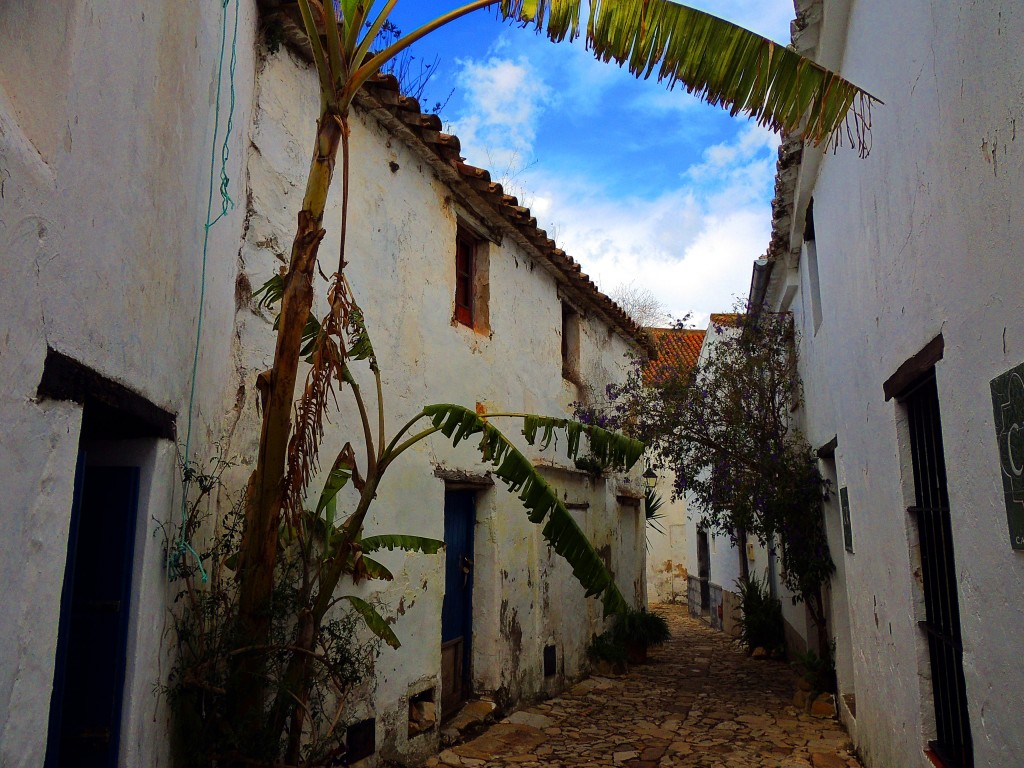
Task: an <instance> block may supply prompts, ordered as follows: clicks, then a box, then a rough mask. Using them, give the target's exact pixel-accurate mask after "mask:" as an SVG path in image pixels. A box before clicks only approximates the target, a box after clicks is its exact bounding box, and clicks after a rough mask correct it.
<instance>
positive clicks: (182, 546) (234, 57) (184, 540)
mask: <svg viewBox="0 0 1024 768" xmlns="http://www.w3.org/2000/svg"><path fill="white" fill-rule="evenodd" d="M230 2H231V0H221V11H222V13H221V28H220V56H219V61H218V64H217V95H216V98H215V99H214V117H213V141H212V143H211V146H210V184H209V190H208V194H207V200H206V223H205V225H204V226H203V261H202V270H201V272H200V281H199V311H198V318H197V321H196V346H195V354H194V355H193V357H192V380H191V386H190V389H189V396H188V419H187V425H188V426H187V428H186V430H185V456H184V461H185V463H186V466H187V464H188V461H189V454H190V453H191V447H192V411H193V408H194V405H195V396H196V378H197V375H198V370H199V344H200V340H201V338H202V333H203V309H204V307H205V304H206V264H207V261H208V256H209V248H210V229H211V228H212V227H213V225H214V224H216V223H217V222H218V221H220V220H221V219H222V218H223V217H224V216H226V215H227V212H228V211H229V210H230V209H231V208H234V205H235V203H234V200H232V199H231V196H230V194H228V185H229V184H230V181H231V180H230V178H229V177H228V172H227V166H228V160H229V158H230V155H231V147H230V143H229V142H230V137H231V129H232V126H233V122H234V114H235V68H236V65H237V63H238V15H239V10H238V5H239V3H238V0H235V21H234V32H233V34H232V38H231V63H230V65H229V67H228V72H229V74H228V77H229V83H228V89H229V93H230V102H229V106H228V117H227V127H226V128H227V129H226V131H225V132H224V141H223V144H222V145H221V150H220V174H219V178H220V197H221V210H220V214H219V215H218V216H217V218H215V219H212V220H211V218H210V217H211V216H212V215H213V187H214V177H215V168H216V165H217V138H218V136H219V135H220V105H221V90H222V85H223V81H224V53H225V51H226V49H227V32H228V10H227V9H228V5H229V4H230ZM190 482H191V481H190V478H189V476H188V473H186V475H185V483H184V487H183V490H182V497H181V538H180V540H179V541H178V546H177V550H176V551H175V552H174V554H172V555H171V556H170V561H171V562H170V563H169V564H168V565H169V570H170V573H171V574H172V575H173V574H174V573H176V572H179V571H180V563H181V561H182V560H183V559H185V557H186V556H187V555H192V557H194V558H195V561H196V565H197V566H198V568H199V574H200V576H201V578H202V580H203V582H204V583H206V582H207V581H209V578H210V577H209V574H208V573H207V572H206V569H205V568H204V567H203V561H202V558H201V557H200V555H199V553H198V552H197V551H196V550H195V548H194V547H193V546H192V544H191V542H189V540H188V537H187V536H186V535H185V528H186V525H187V523H188V491H189V484H190Z"/></svg>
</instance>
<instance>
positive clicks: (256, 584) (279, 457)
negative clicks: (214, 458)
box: [226, 0, 872, 765]
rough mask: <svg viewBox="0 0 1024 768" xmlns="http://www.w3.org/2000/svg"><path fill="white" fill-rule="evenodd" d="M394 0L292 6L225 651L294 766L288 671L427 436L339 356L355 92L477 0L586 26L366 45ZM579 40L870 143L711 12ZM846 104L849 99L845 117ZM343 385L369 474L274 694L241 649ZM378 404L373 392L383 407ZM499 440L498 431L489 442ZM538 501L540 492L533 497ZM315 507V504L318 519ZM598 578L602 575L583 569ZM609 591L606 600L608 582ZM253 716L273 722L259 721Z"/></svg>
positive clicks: (858, 114) (355, 316) (836, 81)
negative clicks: (311, 126) (327, 252)
mask: <svg viewBox="0 0 1024 768" xmlns="http://www.w3.org/2000/svg"><path fill="white" fill-rule="evenodd" d="M397 3H398V0H381V1H380V2H374V0H329V1H328V2H326V3H324V4H323V5H321V4H320V2H319V1H318V0H298V6H299V10H300V12H301V15H302V20H303V24H304V26H305V30H306V34H307V37H308V40H309V44H310V48H311V53H312V57H313V60H314V63H315V66H316V71H317V75H318V79H319V90H320V114H319V117H318V120H317V125H316V133H315V140H314V147H313V153H312V160H311V164H310V170H309V176H308V179H307V184H306V190H305V194H304V196H303V200H302V207H301V210H300V211H299V213H298V226H297V230H296V233H295V237H294V240H293V244H292V249H291V254H290V258H289V263H288V268H287V270H286V271H285V274H284V275H283V276H282V277H280V278H275V280H274V281H272V284H271V285H268V291H269V290H271V289H272V291H273V295H272V296H271V297H270V300H271V301H272V302H273V303H279V306H280V310H279V316H278V323H277V340H276V345H275V353H274V361H273V365H272V367H271V368H270V370H268V371H266V372H265V373H264V374H262V375H261V376H260V379H259V383H260V388H261V395H262V401H263V417H262V426H261V434H260V448H259V452H258V455H257V457H256V463H255V469H254V471H253V473H252V476H251V478H250V480H249V484H248V487H247V489H246V494H245V500H244V508H243V512H242V526H243V530H242V537H241V541H240V544H239V556H238V558H237V566H238V593H237V621H236V624H237V629H236V633H235V638H236V639H235V643H236V645H237V646H238V647H236V648H235V651H233V652H232V654H233V655H232V656H231V658H232V665H231V671H230V674H229V676H228V679H227V682H226V707H227V710H228V712H229V715H230V719H231V721H232V722H233V723H234V724H235V727H237V728H240V729H243V730H244V729H245V728H251V729H254V730H253V732H258V733H260V734H261V735H262V737H263V738H264V739H271V740H272V739H275V738H276V734H277V733H280V732H281V731H282V730H283V729H284V728H285V721H286V720H288V716H289V714H290V716H291V721H290V722H291V725H290V726H289V727H290V735H289V743H288V746H287V749H286V753H285V757H286V759H287V760H288V761H289V764H295V763H294V762H293V761H294V760H297V757H298V754H299V742H300V740H301V734H302V727H301V723H302V720H303V718H304V717H305V710H304V707H305V705H306V702H305V701H303V696H304V695H305V694H304V693H303V691H304V690H306V689H304V688H303V686H302V685H299V684H298V683H297V682H296V681H301V680H303V679H308V668H309V665H310V664H311V663H313V662H312V658H313V657H312V656H311V648H310V643H312V642H313V639H312V638H313V637H314V636H315V634H316V629H317V624H318V622H320V621H322V619H323V616H324V612H325V611H326V607H327V606H328V605H330V604H331V603H332V602H333V601H334V599H335V598H334V594H333V590H334V588H335V587H336V586H337V585H338V583H339V580H340V579H341V577H342V575H344V574H345V573H346V572H348V571H349V570H351V568H350V566H349V563H350V561H351V562H357V561H358V560H359V558H358V557H357V555H358V542H359V539H360V537H361V530H362V523H363V520H364V519H365V516H366V514H367V512H368V509H369V505H370V502H371V500H372V498H373V493H372V491H373V488H374V487H375V483H376V482H378V481H379V478H380V473H381V472H382V471H383V470H384V469H385V468H386V467H387V465H388V462H389V461H390V460H391V458H392V457H391V456H389V455H388V451H392V450H397V449H399V448H401V447H403V446H405V445H406V443H407V442H408V441H409V440H413V439H419V438H420V436H421V435H422V434H423V431H421V432H420V433H416V434H414V435H413V436H412V437H409V438H407V439H406V442H405V443H403V442H395V441H399V440H400V438H401V435H399V436H396V437H395V438H394V439H393V440H392V442H391V443H387V444H385V437H384V435H383V433H382V431H379V430H378V432H377V433H376V434H375V433H374V430H373V429H372V427H371V421H372V420H371V418H370V417H369V415H368V412H367V409H366V407H365V401H364V399H363V396H362V394H361V393H360V391H359V389H358V386H357V385H356V384H355V382H354V380H353V379H352V377H351V373H350V372H349V370H348V360H350V359H352V358H355V359H363V360H367V361H368V363H369V365H370V366H371V369H372V370H373V372H374V374H375V375H378V370H377V368H376V360H375V358H374V357H373V356H372V348H369V351H367V347H368V345H369V341H368V336H367V335H366V333H365V327H364V326H363V325H362V315H361V312H359V310H358V306H357V305H356V304H355V302H354V301H353V300H352V296H351V291H350V289H349V287H348V285H347V283H346V281H345V278H344V268H345V263H346V231H347V214H348V202H349V195H348V186H349V179H348V168H349V141H348V137H349V125H348V120H349V113H350V109H351V105H352V101H353V99H354V97H355V95H356V93H357V92H358V91H359V89H360V88H361V87H362V85H363V84H364V83H365V82H366V81H367V80H368V79H369V78H370V77H372V76H374V75H375V74H376V73H377V72H379V71H380V69H381V67H382V66H384V65H385V64H386V62H388V61H389V60H391V59H392V58H393V57H394V56H396V55H397V54H399V53H401V52H402V51H403V50H405V49H407V48H408V46H409V45H411V44H412V43H414V42H415V41H416V40H418V39H420V38H422V37H423V36H425V35H427V34H429V33H430V32H432V31H433V30H435V29H437V28H439V27H441V26H443V25H445V24H447V23H449V22H451V21H453V20H454V19H457V18H459V17H461V16H464V15H466V14H468V13H472V12H475V11H479V10H482V9H484V8H487V7H491V6H493V7H495V8H496V9H497V10H498V13H499V15H500V16H501V17H503V18H505V19H513V20H516V21H519V22H521V23H522V24H523V25H524V26H527V25H533V26H534V27H535V28H536V29H537V30H543V31H545V32H546V34H547V35H548V37H549V38H550V39H551V40H553V41H556V42H557V41H560V40H563V39H564V38H566V37H570V38H572V37H575V36H577V35H578V34H580V26H581V2H580V1H579V0H576V1H575V2H570V1H568V0H551V1H550V2H549V1H547V0H476V1H475V2H470V3H467V4H464V5H461V6H458V7H456V8H454V9H453V10H452V11H450V12H448V13H446V14H444V15H442V16H439V17H438V18H436V19H435V20H433V21H431V22H430V23H428V24H426V25H424V26H423V27H421V28H419V29H417V30H415V31H413V32H411V33H410V34H408V35H407V36H405V37H403V38H400V39H398V40H396V41H395V42H393V43H392V44H390V45H387V46H386V47H385V48H384V49H383V50H381V51H376V52H375V51H374V50H373V45H374V40H376V39H377V38H378V35H379V33H380V31H381V30H382V29H383V27H384V25H385V24H386V23H387V21H388V18H389V15H390V13H391V12H392V10H393V9H394V8H395V6H396V5H397ZM583 34H584V35H585V37H586V40H587V43H588V45H589V46H590V48H591V49H592V50H593V51H594V54H595V56H597V57H598V58H600V59H602V60H604V61H615V62H617V63H619V64H620V65H626V66H628V67H629V69H630V71H631V72H633V73H634V74H636V75H637V76H642V77H648V76H650V75H651V74H654V73H655V70H656V77H657V78H658V79H659V80H665V81H667V83H668V84H669V86H670V87H671V86H674V85H675V84H676V83H678V82H681V83H682V84H683V85H684V87H685V88H686V89H687V90H688V91H691V92H693V93H696V94H697V95H699V96H700V97H701V98H703V99H705V100H706V101H708V102H710V103H712V104H721V105H722V106H724V107H726V108H728V109H730V111H732V112H733V113H734V114H735V113H739V112H744V113H747V114H750V115H752V116H753V117H755V119H757V121H758V122H759V123H760V124H762V125H768V126H771V127H772V128H773V129H776V130H783V131H788V132H796V133H799V134H800V135H802V136H803V137H805V138H806V139H808V140H810V141H814V142H818V143H820V142H823V141H826V140H830V141H834V142H836V143H838V142H839V141H841V140H842V139H843V137H844V136H845V137H848V138H849V139H851V140H852V141H853V142H854V143H856V144H857V145H858V146H859V147H860V148H861V149H862V151H863V148H864V147H865V142H864V132H865V131H866V127H867V125H868V111H869V109H870V103H871V100H872V99H871V97H870V96H869V95H868V94H866V93H864V92H863V91H861V90H860V89H858V88H856V87H855V86H853V85H851V84H850V83H848V82H846V81H845V80H843V79H842V78H840V77H838V76H837V75H835V74H833V73H831V72H829V71H827V70H825V69H823V68H822V67H819V66H818V65H816V64H814V63H812V62H810V61H807V60H805V59H803V58H801V57H800V56H799V55H797V54H796V53H795V52H793V51H791V50H789V49H787V48H785V47H782V46H779V45H777V44H775V43H773V42H771V41H769V40H766V39H764V38H762V37H760V36H758V35H756V34H754V33H751V32H748V31H746V30H744V29H742V28H740V27H737V26H735V25H733V24H729V23H727V22H725V21H722V20H721V19H717V18H715V17H713V16H710V15H708V14H706V13H703V12H700V11H696V10H694V9H691V8H688V7H685V6H681V5H677V4H675V3H673V2H669V1H668V0H593V2H591V4H590V8H589V14H588V17H587V19H586V25H585V31H584V33H583ZM853 107H856V108H855V109H852V111H851V108H853ZM339 151H340V153H341V160H342V174H341V176H342V178H341V187H342V215H341V247H340V251H339V254H338V260H337V267H336V268H334V269H332V268H330V267H326V269H325V268H324V267H325V266H326V265H322V264H320V262H319V260H318V258H319V246H320V242H321V241H322V239H323V237H324V234H325V231H324V229H323V218H324V211H325V208H326V203H327V196H328V191H329V189H330V187H331V184H332V182H333V179H334V173H335V166H336V162H337V158H338V154H339ZM318 269H319V270H320V271H321V272H325V273H326V274H329V275H330V276H331V277H330V286H329V288H328V292H327V298H328V304H329V311H328V313H327V315H326V316H325V317H323V318H316V317H315V316H313V315H312V314H311V308H312V305H313V293H314V282H315V280H314V278H315V275H316V274H317V271H318ZM302 361H306V362H308V364H309V369H308V372H307V373H306V376H305V385H304V387H303V388H302V391H301V393H300V394H299V397H298V402H296V386H297V383H298V376H299V367H300V362H302ZM378 381H379V375H378ZM343 387H344V388H347V389H348V390H349V391H350V392H351V393H352V395H353V397H354V398H355V401H356V408H357V410H358V412H359V416H360V420H361V422H362V424H363V432H364V442H365V449H366V450H365V454H364V456H363V457H362V460H363V463H364V466H363V468H362V471H361V473H359V477H360V482H362V483H363V487H362V489H361V493H360V502H359V505H358V506H357V508H356V509H355V510H354V511H352V512H351V513H350V514H349V515H348V516H347V517H345V518H344V519H343V520H342V522H341V523H340V528H341V529H342V532H343V533H342V536H341V538H340V539H339V540H338V541H334V540H333V538H332V539H331V540H330V541H328V542H327V543H326V544H325V545H324V546H325V547H326V552H327V558H326V561H325V562H326V565H325V566H324V570H323V571H322V573H321V577H320V579H319V581H318V583H317V584H316V585H310V584H306V585H304V586H303V589H306V590H309V594H308V595H306V597H308V598H309V599H310V600H313V601H314V602H313V603H312V605H313V608H312V609H311V610H307V611H305V612H304V613H303V614H302V615H301V617H300V621H299V625H298V627H297V629H296V633H297V634H296V637H297V643H298V645H297V646H296V648H297V649H298V650H293V651H292V661H290V662H289V663H288V667H287V669H286V671H285V673H284V674H285V682H284V683H283V684H282V685H281V687H280V688H279V689H278V690H277V691H276V692H274V693H273V694H271V695H270V696H269V699H268V683H267V676H266V669H267V659H266V657H265V654H262V653H256V652H245V653H242V652H241V651H242V650H243V649H253V648H256V649H261V648H266V647H268V646H269V644H270V641H271V630H272V617H271V615H270V613H269V611H268V610H267V606H269V605H272V604H273V602H274V596H275V574H276V573H277V572H278V570H279V569H278V557H279V553H280V552H281V549H282V545H281V535H282V531H283V530H285V531H287V530H294V529H301V527H302V525H303V524H304V523H303V521H304V519H305V518H304V513H305V510H304V508H303V505H304V500H305V497H306V495H307V493H308V485H309V482H310V479H311V475H312V474H313V469H314V468H315V467H316V466H317V462H318V456H317V452H318V450H319V443H320V437H321V436H322V434H323V424H324V416H325V413H326V409H327V408H328V403H330V402H333V401H334V398H333V397H332V396H331V395H332V394H333V393H334V391H335V388H343ZM382 408H383V405H382V404H381V403H380V402H379V398H378V411H379V412H380V409H382ZM293 413H294V415H295V419H294V422H293V418H292V417H293ZM423 415H424V416H425V417H430V418H432V419H433V418H438V417H439V416H438V414H436V413H435V414H434V415H433V416H431V415H430V414H427V413H426V412H424V414H423ZM448 418H454V417H451V416H450V415H449V416H445V417H443V418H442V420H441V422H440V423H439V424H434V426H432V427H430V428H429V429H432V430H439V431H444V429H446V428H448V427H449V426H451V422H449V421H448ZM465 419H466V421H465V422H460V424H469V423H470V422H471V419H470V415H469V414H467V415H466V416H465ZM476 426H479V429H478V430H477V431H480V432H482V433H483V434H484V435H485V437H486V439H487V441H490V440H491V439H492V438H491V435H492V432H491V431H490V430H489V428H488V426H487V422H484V426H480V425H476ZM476 426H474V427H473V428H474V429H475V428H476ZM410 428H411V427H410ZM454 429H455V431H454V432H453V433H452V434H453V435H461V434H462V427H458V426H457V425H456V427H454ZM594 434H597V433H594ZM495 439H496V438H495ZM488 445H490V443H489V442H488ZM500 445H501V443H500V441H499V442H497V443H494V445H491V448H495V449H496V448H497V447H498V446H500ZM346 449H347V452H346V451H342V453H341V454H339V456H338V457H337V458H336V459H335V460H334V461H333V462H332V467H333V469H332V471H331V473H330V478H331V479H330V480H329V481H328V488H326V489H325V490H324V494H329V493H330V485H331V484H332V483H335V482H340V481H341V478H342V477H344V476H346V473H348V475H347V476H349V477H351V479H352V481H353V482H355V479H356V477H357V472H356V466H355V465H356V460H355V458H354V450H353V449H352V448H351V446H350V445H346ZM508 455H511V456H514V454H508ZM513 464H514V462H513ZM511 467H512V465H510V468H511ZM524 482H526V481H524ZM521 487H522V490H523V492H524V493H527V492H529V494H530V496H529V498H531V499H534V496H533V494H534V493H539V491H537V490H536V488H537V486H536V485H535V484H531V483H529V482H526V484H525V485H522V486H521ZM324 494H321V500H322V499H323V495H324ZM542 497H543V494H541V495H540V496H538V497H536V498H535V499H534V500H537V499H540V498H542ZM325 509H326V508H324V507H321V505H320V504H318V505H317V513H318V514H319V513H323V512H324V511H325ZM531 517H532V518H534V517H536V519H537V520H538V521H539V520H540V519H542V518H543V517H544V515H542V514H540V513H539V512H534V513H533V514H532V515H531ZM553 520H555V517H551V518H549V520H548V523H547V524H546V526H545V530H546V531H547V532H548V533H550V534H553V535H562V536H565V537H567V538H566V541H567V542H568V541H569V540H570V539H571V540H572V542H571V543H567V544H566V545H565V551H564V552H563V554H566V555H567V557H568V559H570V561H571V559H572V557H571V556H575V555H579V556H581V557H582V556H583V553H584V552H585V547H584V546H583V543H581V542H580V539H581V538H582V536H575V534H573V532H572V531H571V529H568V528H566V529H564V530H560V529H558V527H557V525H555V526H554V528H552V526H553V523H552V521H553ZM332 537H333V534H332ZM583 542H584V543H585V540H583ZM353 567H356V566H353ZM595 574H598V571H593V573H592V574H591V575H595ZM578 575H580V574H579V573H578ZM585 586H588V587H592V585H590V584H585ZM603 589H604V592H603V593H604V594H605V596H606V597H607V595H608V593H609V592H608V589H607V584H604V585H603ZM599 591H600V590H599ZM311 633H312V634H311ZM268 700H272V703H271V704H270V707H271V709H270V713H271V722H270V723H269V724H265V723H262V721H263V716H264V712H265V708H266V706H267V703H268ZM288 710H291V712H290V713H289V712H288ZM261 723H262V724H263V725H266V726H267V727H264V728H263V730H258V729H259V728H260V725H261ZM238 741H239V744H240V745H241V747H242V748H243V749H244V748H247V745H246V742H245V740H244V739H243V738H240V739H239V740H238ZM235 762H236V763H237V764H239V765H241V764H251V762H252V761H251V759H250V758H249V757H248V756H247V755H245V754H242V755H240V756H238V757H237V759H235Z"/></svg>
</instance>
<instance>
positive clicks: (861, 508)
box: [751, 0, 1024, 768]
mask: <svg viewBox="0 0 1024 768" xmlns="http://www.w3.org/2000/svg"><path fill="white" fill-rule="evenodd" d="M797 6H798V11H799V14H798V20H797V22H796V23H795V25H794V44H795V45H796V46H797V48H798V49H799V50H800V51H801V52H802V53H805V54H808V55H811V56H812V57H813V58H815V59H816V60H817V61H819V62H821V63H822V64H824V65H825V66H829V67H832V68H838V69H839V70H840V71H841V72H842V73H843V75H844V76H845V77H847V78H849V79H850V80H852V81H854V82H856V83H858V84H859V85H860V86H862V87H864V88H865V89H867V90H868V91H870V92H872V93H873V94H875V96H877V97H878V98H879V99H881V100H882V101H883V102H884V105H883V104H878V105H876V106H875V109H874V114H873V121H872V125H871V149H870V154H869V155H868V156H867V157H866V158H859V157H858V156H857V153H856V152H852V151H849V150H844V149H843V148H839V149H838V151H836V152H834V153H832V152H825V151H823V150H821V149H815V148H810V147H801V146H800V145H799V144H796V143H792V142H786V143H784V144H783V146H782V148H781V150H780V161H779V174H778V177H777V187H776V190H777V197H776V200H775V203H774V206H773V207H774V212H775V218H774V224H773V238H772V244H771V247H770V250H769V252H768V255H767V258H765V259H763V260H761V261H760V262H758V264H757V266H755V271H754V279H753V282H752V286H751V300H752V303H753V304H754V305H755V306H761V305H762V304H763V306H765V307H766V308H767V309H769V310H771V311H788V312H791V313H792V314H793V317H794V320H795V323H796V327H797V330H798V332H799V359H800V372H801V376H802V379H803V385H804V394H805V405H804V407H803V408H802V409H801V410H800V411H799V412H798V413H797V414H795V418H796V419H797V421H798V423H799V425H800V427H801V428H802V430H803V431H804V432H805V434H806V436H807V438H808V440H809V441H810V443H811V445H812V446H814V447H816V448H818V449H819V456H820V458H821V468H822V472H823V474H824V475H825V477H826V478H827V479H829V480H831V481H832V483H833V487H834V490H835V491H836V493H835V494H833V496H832V499H831V500H830V501H829V502H828V503H827V505H826V522H827V524H828V527H829V538H830V545H831V549H832V555H833V559H834V560H835V561H836V566H837V572H836V575H835V577H834V579H833V584H832V591H831V618H832V632H833V635H834V641H835V644H836V656H837V673H838V678H839V686H840V693H842V694H843V696H842V697H841V698H842V701H841V702H840V704H841V709H842V716H843V719H844V721H845V722H846V724H847V726H848V727H849V730H850V733H851V735H852V736H853V739H854V742H855V744H856V746H857V748H858V750H859V752H860V754H861V755H862V757H863V759H864V761H865V764H866V765H868V766H878V767H881V766H895V765H899V766H920V767H921V768H926V767H927V766H932V765H943V766H947V768H953V767H954V766H962V767H966V766H986V767H989V768H996V767H997V766H1010V765H1020V764H1024V727H1022V726H1024V715H1022V713H1021V711H1020V708H1019V707H1017V706H1015V704H1014V702H1016V701H1017V700H1018V699H1019V693H1018V689H1019V686H1020V684H1021V683H1022V682H1024V675H1022V673H1021V671H1020V665H1019V663H1018V656H1019V648H1020V643H1019V641H1018V638H1020V637H1021V635H1022V633H1024V600H1022V599H1021V597H1020V590H1019V589H1018V587H1017V579H1019V578H1022V577H1024V552H1022V547H1024V539H1022V538H1021V535H1022V529H1021V518H1020V502H1019V491H1018V483H1019V477H1020V471H1019V465H1020V463H1019V462H1018V461H1017V460H1016V456H1017V455H1018V452H1019V450H1018V449H1019V446H1018V441H1017V439H1016V435H1017V433H1018V431H1019V418H1018V416H1017V414H1018V413H1019V403H1020V392H1021V388H1020V384H1019V382H1020V381H1021V377H1020V369H1019V366H1020V365H1021V362H1022V361H1024V319H1022V318H1024V312H1022V308H1024V292H1022V291H1021V290H1020V285H1019V280H1018V279H1017V272H1018V271H1019V269H1018V265H1019V258H1018V250H1019V243H1020V242H1021V241H1022V239H1024V217H1022V216H1021V215H1020V205H1019V200H1020V199H1021V197H1022V193H1024V188H1022V184H1024V181H1022V179H1024V173H1022V171H1024V155H1022V153H1021V151H1020V148H1019V145H1018V144H1017V143H1016V135H1017V132H1018V130H1019V126H1018V124H1019V123H1020V121H1021V119H1022V117H1024V115H1022V97H1021V94H1022V93H1024V65H1022V64H1021V58H1020V56H1019V54H1018V49H1019V46H1020V41H1021V40H1022V39H1024V18H1022V16H1021V14H1020V13H1019V7H1018V6H1017V4H1016V3H1011V2H994V3H989V4H987V5H986V6H985V7H984V8H979V7H978V6H977V5H975V4H972V3H965V2H950V3H942V4H935V3H929V2H923V1H922V2H917V1H913V2H906V3H900V4H897V5H893V4H887V3H881V2H875V0H862V1H860V2H856V3H854V2H845V1H844V0H824V2H821V1H820V0H813V1H801V2H798V3H797Z"/></svg>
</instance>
